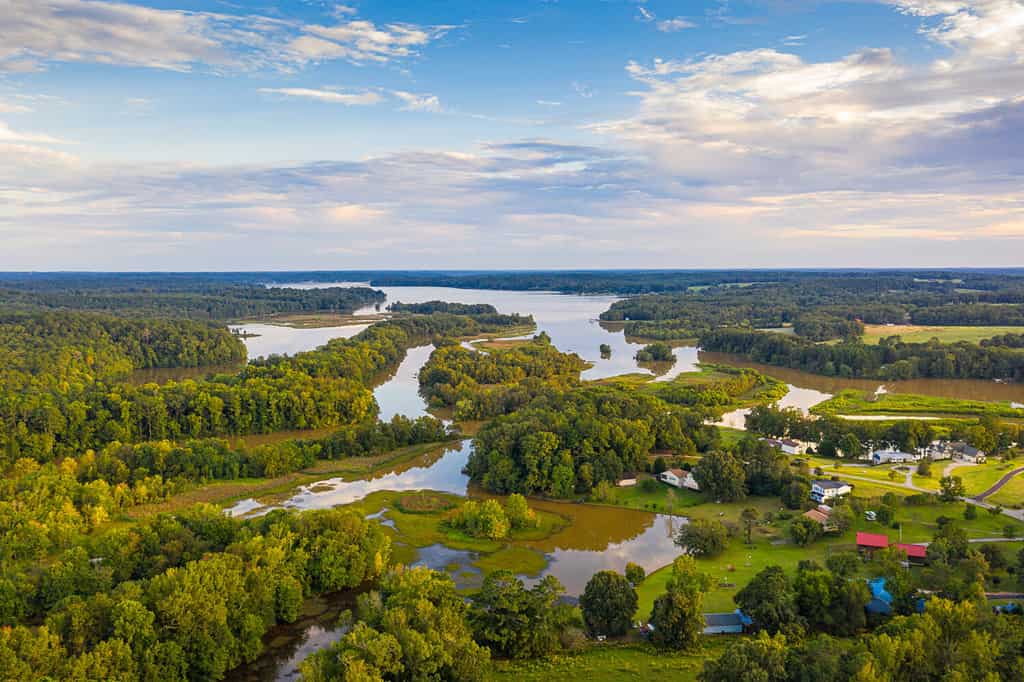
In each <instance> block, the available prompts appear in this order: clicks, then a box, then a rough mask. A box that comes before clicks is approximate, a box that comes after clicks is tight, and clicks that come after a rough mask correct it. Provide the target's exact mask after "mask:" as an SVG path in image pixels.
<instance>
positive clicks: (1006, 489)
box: [988, 474, 1024, 508]
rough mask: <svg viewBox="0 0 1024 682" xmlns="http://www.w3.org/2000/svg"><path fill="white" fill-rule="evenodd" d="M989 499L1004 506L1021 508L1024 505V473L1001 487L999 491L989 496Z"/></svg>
mask: <svg viewBox="0 0 1024 682" xmlns="http://www.w3.org/2000/svg"><path fill="white" fill-rule="evenodd" d="M988 501H989V502H992V503H993V504H1001V505H1003V506H1004V507H1016V508H1019V507H1021V506H1022V505H1024V474H1018V475H1017V476H1015V477H1014V478H1013V479H1011V480H1010V481H1009V482H1008V483H1007V484H1006V485H1004V486H1003V487H1002V488H1000V490H999V492H997V493H996V494H994V495H992V497H990V498H988Z"/></svg>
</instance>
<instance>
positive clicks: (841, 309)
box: [601, 272, 1024, 341]
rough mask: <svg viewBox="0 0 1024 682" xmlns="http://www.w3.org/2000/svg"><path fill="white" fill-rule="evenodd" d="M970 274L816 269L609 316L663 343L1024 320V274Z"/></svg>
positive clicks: (664, 298)
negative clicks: (744, 334) (779, 331)
mask: <svg viewBox="0 0 1024 682" xmlns="http://www.w3.org/2000/svg"><path fill="white" fill-rule="evenodd" d="M962 276H963V278H964V279H963V280H961V279H959V278H952V279H950V278H945V279H940V278H932V277H923V276H921V274H920V273H892V272H884V273H875V275H874V276H872V277H863V276H861V274H860V273H846V274H844V275H839V274H835V275H832V276H828V277H822V276H820V273H819V274H815V275H814V276H811V275H810V273H808V276H806V277H803V278H793V279H789V280H785V281H778V282H751V283H748V284H744V285H742V286H739V285H732V284H721V285H717V286H709V287H695V288H693V289H691V290H690V291H686V292H676V293H665V294H650V295H644V296H636V297H633V298H629V299H626V300H623V301H618V302H616V303H614V304H612V306H611V307H610V308H609V309H608V310H607V311H605V312H604V313H602V315H601V319H603V320H606V321H609V322H625V323H626V325H625V331H626V334H627V335H628V336H637V337H646V338H652V339H662V340H667V339H685V338H696V337H699V336H702V335H704V334H707V333H709V332H711V331H714V330H717V329H721V328H723V327H744V328H751V329H760V328H777V327H783V326H791V327H792V328H793V331H794V332H795V333H796V334H797V335H799V336H802V337H804V338H806V339H810V340H812V341H826V340H830V339H839V338H852V337H857V336H860V335H861V334H862V333H863V331H864V329H863V325H864V324H919V325H982V326H984V325H1024V278H1022V277H1010V276H1003V277H992V276H989V275H983V274H980V273H970V274H968V273H964V274H963V275H962ZM968 280H969V283H968Z"/></svg>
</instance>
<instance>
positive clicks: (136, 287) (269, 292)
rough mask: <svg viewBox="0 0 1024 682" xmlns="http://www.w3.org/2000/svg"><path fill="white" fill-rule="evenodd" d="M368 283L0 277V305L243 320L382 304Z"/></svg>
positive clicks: (193, 277) (198, 277)
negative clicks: (292, 285) (298, 285)
mask: <svg viewBox="0 0 1024 682" xmlns="http://www.w3.org/2000/svg"><path fill="white" fill-rule="evenodd" d="M384 299H385V296H384V294H383V293H382V292H380V291H376V290H374V289H370V288H367V287H352V288H349V287H332V288H328V289H289V288H282V287H274V288H268V287H266V286H263V285H262V284H259V283H256V282H252V283H246V282H236V281H231V280H225V279H221V278H217V277H208V276H202V275H180V276H178V275H90V276H86V275H81V276H77V277H75V276H69V275H63V276H62V275H59V274H52V275H49V274H48V275H36V276H23V277H20V278H19V277H16V276H12V275H6V276H0V307H3V308H7V309H22V310H37V309H61V310H89V311H98V312H106V313H115V314H118V315H122V316H134V317H143V316H144V317H176V318H192V319H202V320H239V319H243V318H251V317H263V316H267V315H275V314H282V313H311V312H333V313H342V314H348V313H351V312H353V311H355V310H357V309H359V308H362V307H365V306H368V305H375V304H380V303H383V302H384Z"/></svg>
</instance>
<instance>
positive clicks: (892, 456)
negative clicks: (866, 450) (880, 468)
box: [871, 449, 921, 465]
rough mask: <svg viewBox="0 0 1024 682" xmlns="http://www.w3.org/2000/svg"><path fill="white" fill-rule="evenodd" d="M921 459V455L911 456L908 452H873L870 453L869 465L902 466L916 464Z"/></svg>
mask: <svg viewBox="0 0 1024 682" xmlns="http://www.w3.org/2000/svg"><path fill="white" fill-rule="evenodd" d="M919 459H921V455H912V454H910V453H909V452H900V451H899V450H892V449H886V450H875V451H874V452H872V453H871V463H872V464H875V465H878V464H903V463H905V462H916V461H917V460H919Z"/></svg>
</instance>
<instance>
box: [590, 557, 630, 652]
mask: <svg viewBox="0 0 1024 682" xmlns="http://www.w3.org/2000/svg"><path fill="white" fill-rule="evenodd" d="M636 606H637V595H636V590H634V589H633V586H632V585H630V584H629V581H628V580H626V578H624V577H623V576H622V575H620V574H619V573H616V572H615V571H598V572H597V573H595V574H594V575H593V576H592V577H591V578H590V580H589V581H588V582H587V585H586V587H585V588H584V589H583V594H582V595H580V610H581V611H582V612H583V622H584V623H586V625H587V629H588V630H590V632H591V633H593V634H595V635H613V636H618V635H624V634H626V631H627V630H629V627H630V625H631V624H632V622H633V614H634V613H636Z"/></svg>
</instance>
